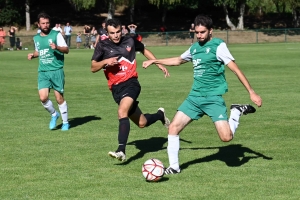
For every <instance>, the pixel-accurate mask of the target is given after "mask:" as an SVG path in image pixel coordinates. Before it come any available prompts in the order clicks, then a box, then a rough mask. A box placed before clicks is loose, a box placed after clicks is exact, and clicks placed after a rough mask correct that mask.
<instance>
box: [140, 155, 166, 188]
mask: <svg viewBox="0 0 300 200" xmlns="http://www.w3.org/2000/svg"><path fill="white" fill-rule="evenodd" d="M164 172H165V168H164V165H163V163H162V162H161V161H160V160H158V159H156V158H151V159H149V160H147V161H146V162H144V164H143V166H142V173H143V176H144V177H145V179H146V180H147V181H151V182H156V181H159V180H160V179H161V178H162V177H163V176H164Z"/></svg>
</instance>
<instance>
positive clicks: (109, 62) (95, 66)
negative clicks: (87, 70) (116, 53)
mask: <svg viewBox="0 0 300 200" xmlns="http://www.w3.org/2000/svg"><path fill="white" fill-rule="evenodd" d="M117 59H118V57H112V58H108V59H105V60H101V61H100V62H97V61H95V60H92V64H91V72H93V73H95V72H98V71H99V70H101V69H102V68H104V67H111V66H114V65H116V64H118V60H117Z"/></svg>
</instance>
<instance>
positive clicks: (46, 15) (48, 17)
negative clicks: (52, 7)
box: [37, 12, 50, 22]
mask: <svg viewBox="0 0 300 200" xmlns="http://www.w3.org/2000/svg"><path fill="white" fill-rule="evenodd" d="M41 18H44V19H49V21H50V16H49V15H48V14H47V13H44V12H42V13H40V14H38V17H37V20H38V22H40V19H41Z"/></svg>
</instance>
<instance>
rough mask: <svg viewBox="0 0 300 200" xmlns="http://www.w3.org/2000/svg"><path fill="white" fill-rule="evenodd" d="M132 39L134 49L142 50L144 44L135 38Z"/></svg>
mask: <svg viewBox="0 0 300 200" xmlns="http://www.w3.org/2000/svg"><path fill="white" fill-rule="evenodd" d="M133 41H134V46H135V51H140V52H144V49H145V45H144V44H143V43H141V42H140V41H138V40H137V39H133Z"/></svg>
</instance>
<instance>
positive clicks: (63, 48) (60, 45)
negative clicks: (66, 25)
mask: <svg viewBox="0 0 300 200" xmlns="http://www.w3.org/2000/svg"><path fill="white" fill-rule="evenodd" d="M56 41H57V44H54V43H51V44H50V47H51V49H53V50H55V49H56V50H57V51H59V52H61V53H65V54H68V53H69V47H68V45H67V44H66V41H65V39H64V37H63V36H62V34H61V33H58V34H57V36H56Z"/></svg>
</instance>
